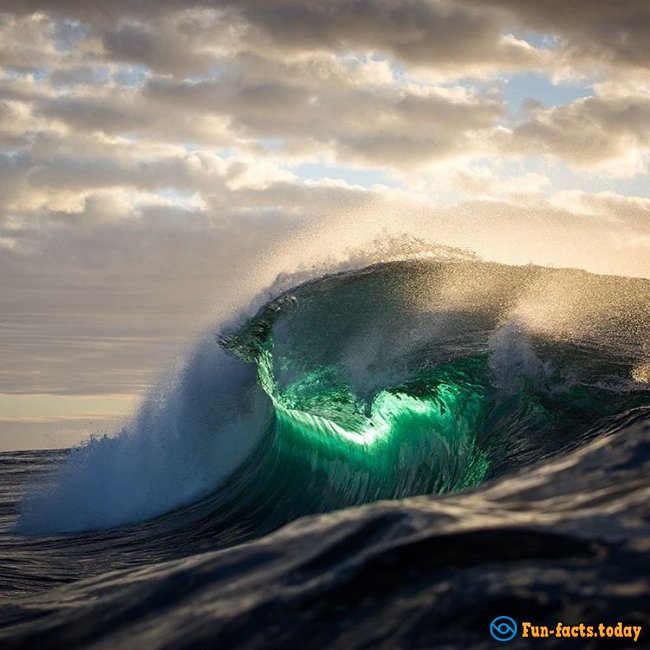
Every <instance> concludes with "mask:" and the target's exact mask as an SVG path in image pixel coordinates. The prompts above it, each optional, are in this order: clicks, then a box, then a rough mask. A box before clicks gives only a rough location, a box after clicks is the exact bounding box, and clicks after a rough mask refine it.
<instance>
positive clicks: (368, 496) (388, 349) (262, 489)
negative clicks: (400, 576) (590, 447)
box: [16, 253, 650, 547]
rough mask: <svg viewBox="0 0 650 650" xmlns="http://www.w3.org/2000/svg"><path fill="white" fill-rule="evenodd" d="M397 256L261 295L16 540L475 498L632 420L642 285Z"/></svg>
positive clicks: (34, 502)
mask: <svg viewBox="0 0 650 650" xmlns="http://www.w3.org/2000/svg"><path fill="white" fill-rule="evenodd" d="M414 257H417V259H409V260H395V261H391V262H382V263H377V264H373V265H370V266H366V267H364V268H361V269H356V270H345V271H341V272H338V273H333V274H329V275H325V276H322V277H317V278H313V279H309V280H307V281H305V282H303V283H301V284H298V286H295V287H293V288H288V289H287V284H290V283H289V282H288V280H287V278H283V279H281V280H279V285H282V286H283V290H282V291H280V293H279V295H276V296H275V297H274V298H272V299H270V300H268V301H267V302H266V303H265V304H263V305H262V306H261V308H260V309H259V310H258V311H257V313H256V314H255V315H253V316H252V317H247V318H245V319H243V320H242V321H240V322H237V323H233V322H231V323H229V324H228V325H227V326H222V327H220V328H219V331H218V333H217V335H216V336H215V334H214V333H211V334H209V335H207V336H205V337H202V338H201V339H200V341H199V342H198V343H197V344H196V345H195V347H194V350H193V351H192V353H191V354H190V355H189V356H188V358H187V359H186V360H185V361H184V362H183V363H182V364H181V366H180V368H178V369H176V370H175V372H173V373H172V374H171V375H170V376H169V378H168V379H167V380H165V381H164V382H162V384H161V385H160V386H159V387H158V388H157V389H156V391H155V392H154V393H153V394H152V395H151V396H150V397H149V398H148V399H147V400H145V402H144V404H143V406H142V407H141V409H140V411H139V413H138V415H137V416H136V418H135V419H134V420H133V422H132V423H131V424H130V425H129V426H127V427H126V428H125V429H124V430H123V431H122V432H121V433H120V434H119V435H118V436H116V437H104V438H97V439H92V440H91V441H90V442H89V443H88V444H86V445H84V446H81V447H79V448H77V449H76V450H74V451H73V452H71V453H70V454H69V456H68V458H67V460H66V462H65V463H64V465H63V466H62V467H61V468H60V469H59V471H58V472H56V473H55V474H54V475H53V476H52V477H51V478H50V480H49V482H48V484H47V485H41V486H40V487H39V488H38V489H37V490H36V491H34V492H32V493H31V494H30V495H29V496H28V497H27V498H26V499H25V500H24V502H23V504H22V514H21V517H20V519H19V521H18V523H17V525H16V530H17V531H18V532H20V533H30V534H44V533H55V532H79V531H90V530H97V529H107V528H111V527H115V526H124V525H127V524H135V523H137V522H142V521H145V520H148V519H151V518H153V517H158V516H161V515H164V514H165V513H170V514H167V515H166V516H165V517H164V518H163V519H164V521H165V524H164V525H165V526H166V527H167V528H169V529H172V528H175V529H183V530H185V531H187V529H188V521H191V522H192V524H191V525H192V526H195V527H197V526H198V528H197V530H201V531H202V532H201V535H202V536H205V531H206V530H207V529H209V530H210V544H211V545H212V546H213V547H218V546H226V545H232V544H234V543H238V542H241V541H244V540H247V539H252V538H256V537H259V536H261V535H263V534H265V533H266V532H269V531H271V530H273V529H275V528H277V527H279V526H281V525H282V524H285V523H287V522H289V521H291V520H293V519H295V518H297V517H300V516H302V515H307V514H314V513H320V512H327V511H331V510H337V509H340V508H344V507H349V506H354V505H358V504H363V503H368V502H373V501H378V500H383V499H400V498H404V497H410V496H414V495H420V494H443V493H449V492H457V491H461V490H467V489H470V488H475V487H477V486H479V485H481V484H483V483H485V482H486V481H490V480H494V479H496V478H498V477H502V476H504V475H508V474H511V473H513V472H516V471H519V470H521V468H522V467H527V466H535V465H539V464H540V463H542V462H543V461H546V460H548V459H550V458H552V457H556V456H558V455H561V454H566V453H567V452H568V451H570V450H572V449H575V448H577V447H580V446H582V445H584V444H586V443H587V442H589V441H590V440H593V439H594V438H598V437H602V436H609V435H612V434H613V433H615V432H616V431H618V430H620V429H621V428H623V427H624V426H629V424H630V422H631V421H634V420H636V419H642V418H643V417H646V414H647V412H646V411H645V410H644V409H646V408H647V405H648V403H650V400H649V395H650V387H649V385H648V381H647V373H646V374H644V372H643V369H644V368H646V367H647V365H648V360H649V359H650V354H649V350H648V340H649V337H648V333H649V332H650V322H649V318H650V317H649V315H648V313H647V304H648V298H649V297H650V282H648V281H646V280H635V279H627V278H616V277H605V276H595V275H590V274H588V273H585V272H581V271H575V270H561V269H545V268H542V267H535V266H526V267H511V266H504V265H500V264H493V263H487V262H482V261H479V260H477V259H475V258H473V257H472V256H469V255H453V254H450V255H447V256H441V255H437V256H435V255H434V256H423V255H421V254H419V253H418V255H417V256H414ZM443 257H444V259H443ZM294 280H295V278H294ZM279 285H278V286H279ZM284 289H286V290H284ZM215 338H216V339H217V340H215ZM191 503H193V504H194V505H193V506H191V507H188V504H191Z"/></svg>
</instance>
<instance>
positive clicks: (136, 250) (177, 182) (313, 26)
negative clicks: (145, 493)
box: [0, 0, 650, 435]
mask: <svg viewBox="0 0 650 650" xmlns="http://www.w3.org/2000/svg"><path fill="white" fill-rule="evenodd" d="M648 29H649V21H648V4H647V2H645V1H644V2H636V1H634V0H630V1H629V2H625V3H602V2H591V1H589V2H587V0H579V1H578V2H559V0H558V1H557V2H556V1H555V0H542V1H541V2H532V0H530V1H529V0H522V1H521V2H519V1H517V2H515V1H514V0H486V1H485V2H483V1H481V2H478V0H372V1H371V0H335V1H333V2H321V3H318V2H311V1H307V0H292V1H289V0H272V1H269V0H241V1H237V2H235V1H233V0H189V1H185V0H142V1H140V2H132V0H115V1H114V2H110V3H97V2H93V1H92V0H91V1H87V0H84V1H82V0H5V1H4V2H3V3H2V12H1V13H0V273H1V274H2V278H3V283H2V287H0V314H2V328H0V347H1V348H2V357H3V366H2V368H1V369H0V392H2V391H4V392H6V393H14V394H15V393H58V394H84V395H89V394H97V395H100V394H109V393H110V394H113V393H125V392H127V393H133V392H139V391H142V390H144V388H145V387H146V386H147V385H148V384H150V383H151V382H152V381H153V379H154V374H155V372H156V371H157V369H159V368H160V367H163V366H164V365H165V364H166V363H167V362H168V361H170V360H171V359H172V357H173V356H174V355H175V354H176V351H177V349H178V347H179V346H180V345H181V343H182V342H183V341H185V340H187V339H188V338H190V337H191V335H190V331H191V330H192V329H193V328H197V327H199V325H200V324H202V323H204V322H206V321H208V320H209V318H210V316H211V315H214V314H217V315H218V317H222V316H223V315H224V314H230V313H232V311H233V310H236V309H237V308H239V307H242V306H245V305H246V304H247V303H248V301H249V299H250V297H251V296H252V295H253V294H254V293H255V292H256V291H259V290H260V289H262V288H263V287H266V286H268V285H269V284H270V283H271V282H273V280H274V278H275V276H276V275H277V274H278V273H285V272H290V271H293V270H296V269H302V270H303V271H304V270H305V269H310V268H311V267H312V266H313V265H315V264H316V265H317V264H319V263H320V261H322V260H325V261H324V262H323V264H324V265H325V266H327V264H328V263H330V262H331V261H332V260H334V261H337V260H340V259H342V258H345V257H346V255H348V251H347V249H348V248H358V249H361V250H362V251H363V250H365V249H366V248H367V247H368V246H371V244H370V242H372V241H373V240H374V238H376V237H377V236H379V235H381V234H382V233H387V234H388V235H395V236H398V235H401V234H403V233H407V234H408V233H410V234H413V233H416V234H417V235H418V236H421V237H423V238H425V239H429V240H431V241H438V242H440V243H442V244H448V245H451V246H461V247H470V248H474V249H475V250H477V251H478V252H479V253H480V254H482V255H484V256H486V257H488V258H490V259H497V260H503V261H507V262H512V263H526V262H530V261H534V262H537V263H553V264H559V265H572V266H581V267H584V268H588V269H591V270H595V271H602V272H608V273H620V274H630V275H643V276H650V266H649V262H648V260H650V255H648V251H650V233H649V232H648V223H649V222H650V220H649V219H648V217H649V216H650V215H649V214H648V200H650V199H649V198H648V196H632V195H633V194H634V193H635V192H636V193H638V194H642V193H643V191H644V190H643V182H642V181H643V178H644V177H645V175H647V173H648V151H649V144H650V143H649V139H650V92H648V81H649V80H650V77H649V76H648V71H647V67H648V66H647V62H648V61H649V60H650V51H649V50H648V47H650V46H649V45H648V43H650V38H649V36H650V34H648ZM540 43H542V44H541V45H540ZM519 72H523V73H527V72H533V73H535V75H537V76H538V77H539V75H540V74H541V75H546V77H547V79H546V80H545V83H543V84H540V85H539V87H540V88H542V87H543V88H544V89H546V90H542V91H540V94H541V95H543V94H544V92H546V91H547V90H548V89H549V88H551V87H552V83H548V82H552V81H553V80H556V81H557V80H558V79H560V78H565V77H585V76H586V77H587V78H586V79H583V81H582V82H581V83H582V85H583V86H589V87H593V96H591V97H587V98H582V99H578V100H575V101H572V102H570V103H560V99H558V97H564V96H567V94H566V93H564V94H563V93H555V94H549V96H548V97H547V96H537V95H536V94H535V93H536V86H535V85H534V84H530V83H529V82H527V81H526V77H527V76H533V75H526V74H523V75H520V74H516V73H519ZM506 82H508V83H507V84H506ZM527 83H528V85H526V84H527ZM506 86H507V89H508V91H509V92H510V93H511V94H512V95H517V93H518V92H519V91H521V92H519V94H525V96H530V95H531V94H532V95H533V97H532V99H533V100H539V101H538V102H537V103H536V104H533V103H530V105H529V107H528V109H527V110H525V111H519V110H516V109H517V107H516V106H514V103H513V105H511V106H509V105H508V101H507V100H508V97H509V96H510V95H509V93H508V92H504V91H503V89H504V88H505V87H506ZM567 170H568V171H567ZM559 177H561V179H560V180H558V178H559ZM594 179H596V180H594ZM626 183H627V185H626ZM596 185H597V187H598V190H599V191H593V188H594V186H596ZM630 188H632V189H630ZM637 188H640V189H637ZM628 190H629V191H628ZM355 259H356V258H355ZM358 259H364V258H363V254H360V256H359V258H358ZM328 260H329V261H328ZM32 433H33V432H32ZM30 435H31V434H30Z"/></svg>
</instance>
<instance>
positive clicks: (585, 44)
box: [461, 0, 650, 70]
mask: <svg viewBox="0 0 650 650" xmlns="http://www.w3.org/2000/svg"><path fill="white" fill-rule="evenodd" d="M461 1H462V4H463V5H464V6H465V7H468V8H474V7H476V8H478V7H480V8H481V9H484V8H485V7H495V8H503V9H505V10H507V11H508V12H509V14H510V16H511V20H516V21H517V22H519V24H520V25H521V26H522V27H524V28H526V29H530V30H534V31H537V32H542V33H553V34H557V35H559V37H560V39H561V46H562V49H563V51H564V53H565V55H566V56H567V57H568V58H569V59H571V60H572V62H573V63H574V64H575V63H576V62H581V63H583V64H584V63H587V64H588V63H590V62H598V63H600V64H602V65H611V66H615V67H619V68H622V69H625V68H641V69H645V70H647V69H648V68H650V4H648V2H646V0H625V1H624V2H593V0H572V1H571V2H566V0H461Z"/></svg>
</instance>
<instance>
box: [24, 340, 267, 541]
mask: <svg viewBox="0 0 650 650" xmlns="http://www.w3.org/2000/svg"><path fill="white" fill-rule="evenodd" d="M252 394H256V396H255V397H254V398H253V399H251V395H252ZM265 408H266V403H265V398H264V397H263V395H262V392H261V391H260V390H259V388H257V386H256V382H255V373H254V371H253V369H252V368H251V367H250V366H247V365H246V364H244V363H242V362H241V361H239V360H237V359H233V358H231V357H230V356H228V355H226V354H225V353H224V352H223V350H221V349H220V348H219V346H218V345H217V344H216V342H215V340H214V337H211V336H206V337H204V338H202V339H201V340H200V341H199V343H198V344H197V345H196V346H195V347H194V349H193V350H192V352H191V353H190V355H189V356H188V358H187V359H186V360H185V361H184V363H183V365H182V367H181V369H180V370H179V371H177V372H176V373H173V376H170V379H169V380H167V381H165V382H163V383H162V384H161V386H159V387H158V388H157V389H156V390H155V391H154V393H153V394H152V395H150V396H149V398H148V399H146V400H145V401H144V403H143V405H142V406H141V408H140V410H139V412H138V414H137V416H136V417H135V418H134V420H133V422H132V423H131V424H130V425H128V426H127V427H126V428H125V429H124V430H123V431H122V432H121V433H120V434H119V435H118V436H117V437H112V438H109V437H106V436H105V437H102V438H93V439H91V440H90V441H89V442H87V443H86V444H84V445H81V446H80V447H77V448H76V449H74V450H73V451H72V452H71V454H70V455H69V457H68V459H67V462H66V463H65V464H64V465H63V467H62V468H61V470H60V471H59V472H58V474H57V475H56V476H55V477H54V481H53V482H52V483H51V484H50V485H48V486H47V487H45V486H40V489H38V490H37V491H35V492H33V493H32V494H31V495H30V496H29V497H27V498H26V499H25V501H24V502H23V505H22V515H21V517H20V519H19V521H18V524H17V530H18V531H19V532H21V533H49V532H54V531H56V532H74V531H81V530H93V529H100V528H110V527H115V526H119V525H123V524H128V523H132V522H136V521H141V520H143V519H147V518H150V517H154V516H156V515H159V514H162V513H164V512H167V511H169V510H171V509H173V508H175V507H177V506H180V505H182V504H184V503H188V502H190V501H193V500H195V499H196V498H197V497H199V496H201V495H202V494H204V493H205V492H207V491H209V490H210V489H212V488H213V487H214V486H215V485H217V484H218V483H219V482H220V481H222V480H223V479H224V478H225V477H226V476H227V475H228V474H229V473H230V472H231V471H232V470H233V469H235V468H236V467H237V466H238V465H239V464H240V463H241V461H242V460H243V459H244V458H245V457H246V456H247V454H248V453H249V452H250V450H251V448H252V446H253V445H254V443H255V441H256V439H257V437H258V436H259V435H260V434H261V432H262V430H263V427H262V426H261V424H260V422H261V421H262V420H263V419H264V417H265V414H264V410H265Z"/></svg>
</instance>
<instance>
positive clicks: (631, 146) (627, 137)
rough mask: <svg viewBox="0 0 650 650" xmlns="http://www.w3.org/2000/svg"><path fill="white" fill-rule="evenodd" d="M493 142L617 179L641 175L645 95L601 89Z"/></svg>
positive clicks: (647, 131)
mask: <svg viewBox="0 0 650 650" xmlns="http://www.w3.org/2000/svg"><path fill="white" fill-rule="evenodd" d="M597 90H598V87H597ZM495 140H496V142H497V143H498V144H499V145H500V147H501V151H502V152H504V153H522V154H535V155H542V156H551V157H554V158H557V159H559V160H562V161H564V162H567V163H569V164H571V165H575V166H577V167H594V168H598V167H600V168H602V169H604V170H606V171H607V172H609V173H611V174H615V175H619V176H626V175H633V174H635V173H646V172H647V163H648V156H649V153H650V94H646V93H643V94H637V93H634V92H633V91H631V92H629V93H627V94H618V93H614V92H613V89H612V88H611V87H606V88H604V89H603V90H602V91H601V93H600V94H598V95H596V96H594V97H587V98H584V99H578V100H576V101H574V102H572V103H571V104H567V105H563V106H557V107H552V108H548V109H543V108H541V109H537V110H535V111H533V113H532V115H531V117H530V118H529V119H528V120H526V121H524V122H523V123H522V124H519V125H517V126H516V127H515V128H514V129H512V130H509V129H500V130H499V131H497V132H496V136H495Z"/></svg>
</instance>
